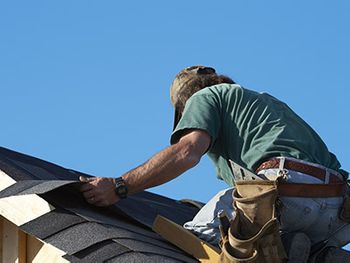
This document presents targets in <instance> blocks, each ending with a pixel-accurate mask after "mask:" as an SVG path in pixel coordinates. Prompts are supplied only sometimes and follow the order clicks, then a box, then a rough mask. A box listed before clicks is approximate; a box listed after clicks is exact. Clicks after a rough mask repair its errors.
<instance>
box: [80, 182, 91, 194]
mask: <svg viewBox="0 0 350 263" xmlns="http://www.w3.org/2000/svg"><path fill="white" fill-rule="evenodd" d="M93 188H94V187H93V186H92V185H91V184H89V183H87V184H83V185H82V186H80V192H87V191H91V190H92V189H93Z"/></svg>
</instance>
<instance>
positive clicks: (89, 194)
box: [83, 191, 95, 200]
mask: <svg viewBox="0 0 350 263" xmlns="http://www.w3.org/2000/svg"><path fill="white" fill-rule="evenodd" d="M83 196H84V198H85V199H86V200H88V199H91V198H95V195H94V194H93V192H92V191H88V192H84V193H83Z"/></svg>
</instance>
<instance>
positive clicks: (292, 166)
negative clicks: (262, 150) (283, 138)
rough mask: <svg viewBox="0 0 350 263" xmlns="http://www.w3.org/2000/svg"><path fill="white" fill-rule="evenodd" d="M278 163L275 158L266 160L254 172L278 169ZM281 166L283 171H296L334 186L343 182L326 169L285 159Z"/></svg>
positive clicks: (278, 160)
mask: <svg viewBox="0 0 350 263" xmlns="http://www.w3.org/2000/svg"><path fill="white" fill-rule="evenodd" d="M280 162H281V161H280V159H277V158H274V159H271V160H268V161H266V162H264V163H262V164H261V165H260V166H259V167H258V169H256V172H257V173H258V172H260V171H261V170H266V169H272V168H279V167H280ZM283 166H284V169H288V170H293V171H297V172H300V173H303V174H307V175H311V176H313V177H315V178H318V179H320V180H322V181H323V182H325V183H329V184H336V183H340V182H343V180H342V179H340V178H339V177H338V175H337V174H335V173H331V172H327V169H325V168H320V167H316V166H312V165H308V164H305V163H301V162H297V161H293V160H290V159H287V158H286V159H285V160H284V165H283ZM328 178H329V181H328ZM327 181H328V182H327Z"/></svg>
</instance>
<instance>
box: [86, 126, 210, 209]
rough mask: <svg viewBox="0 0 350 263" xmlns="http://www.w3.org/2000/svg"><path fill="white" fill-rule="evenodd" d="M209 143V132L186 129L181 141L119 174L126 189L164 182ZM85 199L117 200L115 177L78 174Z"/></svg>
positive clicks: (101, 203) (132, 190)
mask: <svg viewBox="0 0 350 263" xmlns="http://www.w3.org/2000/svg"><path fill="white" fill-rule="evenodd" d="M209 145H210V136H209V135H208V134H207V133H206V132H204V131H200V130H194V131H188V132H187V133H186V134H185V135H184V136H183V137H181V139H180V141H179V142H178V143H176V144H174V145H172V146H169V147H168V148H166V149H164V150H163V151H161V152H159V153H158V154H156V155H154V156H153V157H152V158H151V159H149V160H148V161H147V162H145V163H144V164H142V165H140V166H139V167H137V168H135V169H133V170H131V171H130V172H127V173H126V174H124V175H123V176H122V177H123V179H124V181H125V184H126V186H127V187H128V188H129V189H128V190H129V193H130V194H133V193H137V192H140V191H142V190H144V189H147V188H150V187H153V186H157V185H160V184H163V183H165V182H168V181H170V180H171V179H174V178H175V177H177V176H179V175H180V174H182V173H183V172H185V171H186V170H188V169H190V168H191V167H193V166H195V165H196V164H197V163H198V162H199V160H200V158H201V156H202V155H203V154H204V153H205V152H206V150H207V149H208V147H209ZM81 180H82V181H83V182H85V184H84V185H82V186H81V188H80V191H81V192H82V194H83V196H84V198H85V199H86V201H87V202H88V203H90V204H93V205H96V206H109V205H112V204H114V203H116V202H118V201H119V199H120V196H118V195H117V194H116V192H115V190H116V188H115V183H116V180H115V179H113V178H107V177H93V178H88V179H87V178H81Z"/></svg>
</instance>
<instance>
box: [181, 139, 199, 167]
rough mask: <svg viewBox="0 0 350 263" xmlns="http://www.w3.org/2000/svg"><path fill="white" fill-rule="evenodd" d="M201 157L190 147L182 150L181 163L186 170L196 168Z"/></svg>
mask: <svg viewBox="0 0 350 263" xmlns="http://www.w3.org/2000/svg"><path fill="white" fill-rule="evenodd" d="M201 157H202V155H201V154H199V153H198V152H197V151H195V150H194V149H193V146H192V145H188V146H187V147H185V148H183V149H182V154H181V162H182V163H183V165H184V166H185V167H186V168H187V169H189V168H192V167H194V166H196V165H197V164H198V163H199V162H200V160H201Z"/></svg>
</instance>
